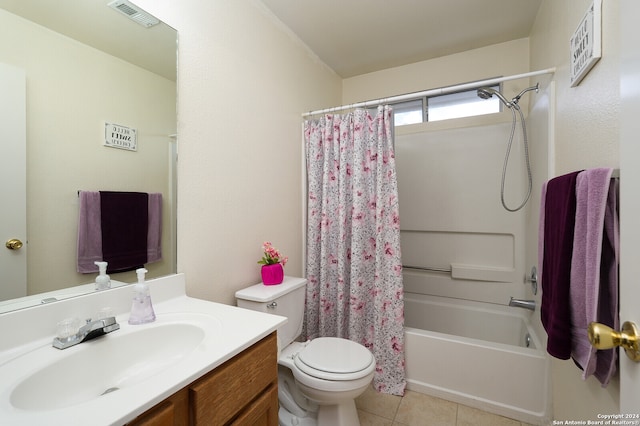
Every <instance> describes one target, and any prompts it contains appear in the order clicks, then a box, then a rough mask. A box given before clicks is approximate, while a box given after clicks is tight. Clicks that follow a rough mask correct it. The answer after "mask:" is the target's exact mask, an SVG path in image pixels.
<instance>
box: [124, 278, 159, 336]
mask: <svg viewBox="0 0 640 426" xmlns="http://www.w3.org/2000/svg"><path fill="white" fill-rule="evenodd" d="M147 272H148V271H147V270H146V269H144V268H139V269H136V275H138V283H137V284H134V286H133V303H132V304H131V314H130V315H129V324H133V325H137V324H146V323H148V322H153V321H155V320H156V314H155V312H153V306H152V305H151V295H150V294H149V286H148V285H147V283H145V282H144V274H146V273H147Z"/></svg>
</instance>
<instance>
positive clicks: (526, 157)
mask: <svg viewBox="0 0 640 426" xmlns="http://www.w3.org/2000/svg"><path fill="white" fill-rule="evenodd" d="M509 109H510V110H511V117H512V118H513V120H512V122H511V135H510V136H509V143H508V144H507V153H506V155H505V157H504V164H503V165H502V182H501V183H500V201H502V207H504V208H505V210H507V211H510V212H517V211H518V210H520V209H521V208H523V207H524V205H525V204H527V201H529V197H531V187H532V185H533V182H532V178H531V164H530V162H529V143H528V141H527V127H526V124H525V121H524V115H523V114H522V110H520V107H519V106H518V103H517V102H512V103H511V104H510V106H509ZM514 109H517V110H518V113H519V114H520V123H521V124H522V140H523V143H524V160H525V163H526V165H527V177H528V179H529V187H528V189H527V195H526V196H525V198H524V201H522V203H521V204H520V205H519V206H518V207H516V208H513V209H512V208H510V207H509V206H507V204H506V203H505V201H504V182H505V180H506V176H507V165H508V164H509V155H510V154H511V145H512V144H513V136H514V134H515V131H516V122H517V119H516V113H515V111H514Z"/></svg>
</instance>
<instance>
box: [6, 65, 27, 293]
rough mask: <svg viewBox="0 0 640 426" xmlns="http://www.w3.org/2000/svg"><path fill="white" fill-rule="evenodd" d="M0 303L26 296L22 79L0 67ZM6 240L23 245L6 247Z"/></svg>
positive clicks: (17, 72)
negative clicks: (11, 247) (0, 156)
mask: <svg viewBox="0 0 640 426" xmlns="http://www.w3.org/2000/svg"><path fill="white" fill-rule="evenodd" d="M0 94H1V95H0V152H2V163H1V164H0V182H1V183H0V200H2V208H1V209H0V300H6V299H13V298H16V297H22V296H26V294H27V247H26V241H27V214H26V194H27V188H26V77H25V72H24V71H23V70H21V69H19V68H16V67H13V66H11V65H6V64H2V63H0ZM10 240H19V241H20V242H22V243H23V246H22V247H21V248H17V246H18V245H19V244H14V245H13V247H14V248H13V249H10V248H8V247H7V245H6V243H7V242H8V241H10Z"/></svg>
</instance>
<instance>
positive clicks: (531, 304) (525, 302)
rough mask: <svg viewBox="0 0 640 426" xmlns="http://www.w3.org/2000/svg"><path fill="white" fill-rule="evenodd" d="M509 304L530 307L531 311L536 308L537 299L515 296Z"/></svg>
mask: <svg viewBox="0 0 640 426" xmlns="http://www.w3.org/2000/svg"><path fill="white" fill-rule="evenodd" d="M509 306H515V307H517V308H524V309H529V310H531V311H535V310H536V301H535V300H522V299H514V298H513V297H512V298H511V300H509Z"/></svg>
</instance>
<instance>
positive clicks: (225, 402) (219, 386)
mask: <svg viewBox="0 0 640 426" xmlns="http://www.w3.org/2000/svg"><path fill="white" fill-rule="evenodd" d="M277 381H278V354H277V343H276V333H275V332H274V333H272V334H271V335H269V336H267V337H265V338H264V339H262V340H261V341H259V342H258V343H256V344H255V345H253V346H252V347H250V348H249V349H247V350H245V351H244V352H242V353H240V354H239V355H237V356H236V357H234V358H232V359H230V360H229V361H227V362H226V363H224V364H223V365H221V366H220V367H218V368H217V369H216V370H214V371H213V372H211V373H210V374H209V375H207V376H205V377H203V378H202V379H200V380H198V381H196V382H195V383H194V384H193V385H191V386H190V395H191V397H190V399H191V402H192V407H191V408H192V416H193V417H192V419H193V421H194V423H195V424H196V425H206V426H213V425H223V424H225V423H227V422H228V421H229V420H231V419H232V418H233V417H234V416H236V415H237V414H238V413H239V412H240V411H242V410H243V408H244V407H245V406H247V405H249V404H250V403H252V402H253V401H254V399H256V397H257V396H258V395H259V394H261V393H263V392H264V391H265V390H266V389H267V387H269V385H270V384H272V383H275V384H276V386H277Z"/></svg>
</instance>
